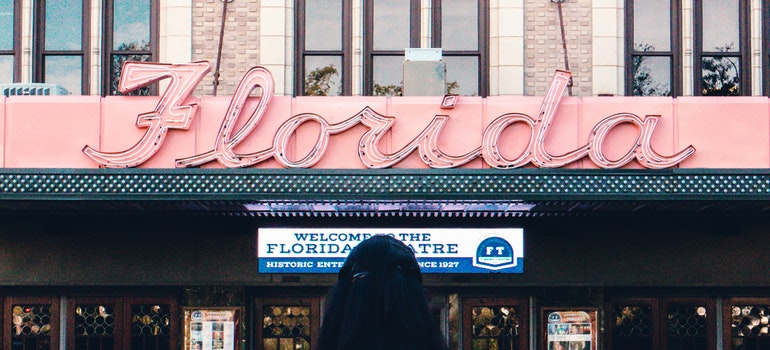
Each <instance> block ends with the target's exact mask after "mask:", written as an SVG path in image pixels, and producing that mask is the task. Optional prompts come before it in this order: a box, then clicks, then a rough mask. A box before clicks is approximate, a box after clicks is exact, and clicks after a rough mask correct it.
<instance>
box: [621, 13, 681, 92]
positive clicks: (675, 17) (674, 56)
mask: <svg viewBox="0 0 770 350" xmlns="http://www.w3.org/2000/svg"><path fill="white" fill-rule="evenodd" d="M669 2H670V3H671V14H670V16H669V17H670V20H671V23H670V30H669V32H670V35H671V37H670V39H669V40H670V43H671V47H670V51H652V52H644V51H636V50H635V49H634V2H633V1H627V2H626V10H625V17H626V18H625V23H626V28H625V45H626V48H625V62H626V64H625V71H626V72H625V73H626V74H625V75H626V76H625V94H626V96H636V95H634V85H633V82H634V76H633V74H634V67H633V59H634V57H635V56H651V57H670V58H671V72H670V74H671V96H681V95H682V69H683V64H682V55H681V47H682V36H681V32H680V30H681V23H682V11H681V7H680V1H676V0H670V1H669Z"/></svg>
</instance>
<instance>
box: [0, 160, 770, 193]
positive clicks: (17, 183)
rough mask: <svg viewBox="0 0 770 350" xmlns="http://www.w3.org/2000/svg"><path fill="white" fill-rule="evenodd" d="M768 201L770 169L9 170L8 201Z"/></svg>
mask: <svg viewBox="0 0 770 350" xmlns="http://www.w3.org/2000/svg"><path fill="white" fill-rule="evenodd" d="M150 199H151V200H161V201H162V200H350V199H357V200H361V199H371V200H471V199H477V200H767V199H770V169H668V170H575V169H514V170H497V169H473V170H470V169H450V170H435V169H429V170H422V169H420V170H413V169H410V170H403V169H384V170H359V169H352V170H328V169H324V170H316V169H199V168H196V169H3V170H0V200H42V201H45V200H57V201H61V200H97V201H98V200H113V201H114V200H150Z"/></svg>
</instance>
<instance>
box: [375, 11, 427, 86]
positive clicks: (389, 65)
mask: <svg viewBox="0 0 770 350" xmlns="http://www.w3.org/2000/svg"><path fill="white" fill-rule="evenodd" d="M364 6H365V7H364V11H365V13H366V18H367V20H366V21H365V22H366V29H365V32H364V35H365V36H366V38H365V39H364V41H365V43H366V48H365V50H366V53H367V54H366V57H365V58H364V67H365V68H364V70H365V72H366V73H365V74H364V77H365V79H364V86H366V87H367V88H368V90H369V91H366V92H365V93H366V94H369V95H401V94H403V91H402V89H403V82H402V65H403V62H404V49H405V48H408V47H419V46H420V13H419V11H420V7H419V6H420V1H419V0H367V1H366V2H365V4H364Z"/></svg>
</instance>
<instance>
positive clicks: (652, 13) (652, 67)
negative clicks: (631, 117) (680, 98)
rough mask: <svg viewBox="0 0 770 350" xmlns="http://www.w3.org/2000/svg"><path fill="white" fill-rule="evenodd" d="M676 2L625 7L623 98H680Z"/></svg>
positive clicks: (639, 0)
mask: <svg viewBox="0 0 770 350" xmlns="http://www.w3.org/2000/svg"><path fill="white" fill-rule="evenodd" d="M678 3H679V1H672V0H632V1H629V2H628V6H627V7H626V23H627V24H628V25H627V34H628V35H626V47H627V48H628V49H627V50H626V62H627V64H626V95H632V96H671V95H680V94H681V84H680V83H679V82H680V80H681V71H682V64H681V61H680V58H679V32H678V29H679V23H678V22H679V8H678V6H677V4H678Z"/></svg>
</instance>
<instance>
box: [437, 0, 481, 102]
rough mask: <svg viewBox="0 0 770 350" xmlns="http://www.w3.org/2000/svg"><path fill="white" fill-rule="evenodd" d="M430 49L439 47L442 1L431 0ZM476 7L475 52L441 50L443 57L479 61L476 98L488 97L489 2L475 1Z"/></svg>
mask: <svg viewBox="0 0 770 350" xmlns="http://www.w3.org/2000/svg"><path fill="white" fill-rule="evenodd" d="M432 5H433V6H432V12H431V16H432V18H431V47H435V48H439V47H441V28H442V25H443V23H442V20H441V6H442V0H432ZM476 6H478V11H479V13H478V20H479V23H478V25H479V28H478V44H479V46H478V48H477V50H446V49H442V56H443V57H453V56H454V57H477V58H478V61H479V73H478V84H479V85H478V93H479V95H478V96H481V97H487V96H488V95H489V38H488V35H487V34H488V33H489V0H477V5H476Z"/></svg>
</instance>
